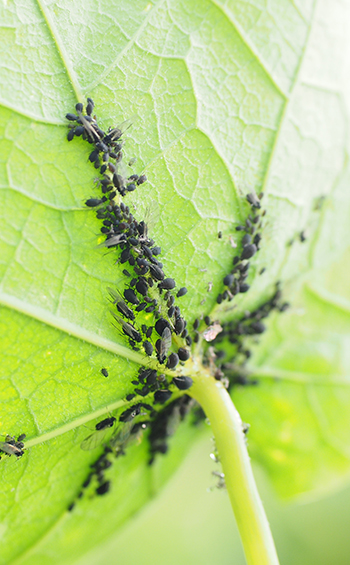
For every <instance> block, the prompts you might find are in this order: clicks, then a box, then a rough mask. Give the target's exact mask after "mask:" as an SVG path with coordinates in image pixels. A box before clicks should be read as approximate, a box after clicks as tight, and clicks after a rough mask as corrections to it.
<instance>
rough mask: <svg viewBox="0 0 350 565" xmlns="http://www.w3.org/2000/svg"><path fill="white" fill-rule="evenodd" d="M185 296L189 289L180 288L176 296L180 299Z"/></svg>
mask: <svg viewBox="0 0 350 565" xmlns="http://www.w3.org/2000/svg"><path fill="white" fill-rule="evenodd" d="M185 294H187V288H186V287H185V286H183V287H182V288H180V290H178V292H177V295H176V296H177V297H178V298H180V296H184V295H185Z"/></svg>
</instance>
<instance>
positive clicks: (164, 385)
mask: <svg viewBox="0 0 350 565" xmlns="http://www.w3.org/2000/svg"><path fill="white" fill-rule="evenodd" d="M93 108H94V103H93V101H92V100H91V98H88V100H87V105H86V115H83V105H82V104H80V103H79V104H77V105H76V112H77V114H67V115H66V118H67V119H68V120H69V121H71V122H75V125H72V126H71V129H70V131H69V133H68V140H69V141H70V140H72V139H73V137H74V136H82V138H83V139H85V140H86V141H88V142H89V143H90V144H91V145H93V146H94V149H93V151H92V152H91V153H90V155H89V160H90V162H92V163H93V164H94V166H95V168H96V169H97V168H99V169H100V173H101V175H102V178H100V179H98V181H97V183H98V185H99V186H100V187H101V191H102V194H103V196H102V197H101V198H90V199H88V200H87V201H86V202H85V204H86V205H87V206H88V207H91V208H97V211H96V217H97V218H98V219H100V220H102V224H103V226H102V228H101V233H102V234H104V235H105V236H106V239H105V241H104V242H103V244H102V246H104V247H107V248H108V249H115V250H116V251H117V254H118V261H119V262H120V263H121V264H127V268H125V269H124V270H123V274H124V275H125V277H126V281H127V284H126V287H125V288H124V290H123V292H122V293H121V292H119V291H118V290H116V289H113V288H109V289H108V291H109V294H110V299H111V303H112V304H113V306H114V308H113V309H112V310H111V315H112V316H113V323H114V324H115V325H116V326H117V327H118V328H119V329H120V330H121V332H122V333H123V335H125V336H126V338H127V339H128V342H129V344H130V346H131V347H132V348H133V349H134V350H136V351H140V349H141V348H142V349H143V351H144V353H145V354H146V355H147V356H148V357H150V358H153V359H154V360H157V361H158V363H159V364H160V365H164V366H165V367H166V368H167V369H170V370H172V369H175V368H176V367H177V366H178V364H179V363H184V362H185V361H187V360H188V359H189V357H190V350H189V349H187V347H188V346H190V345H191V343H192V340H191V337H190V336H189V335H188V330H187V329H186V325H187V324H186V321H185V320H184V318H183V317H182V316H181V311H180V308H179V306H177V305H175V296H174V294H172V292H171V291H173V290H174V289H175V287H176V283H175V281H174V279H172V278H169V277H166V276H165V274H164V271H163V264H162V263H161V262H160V261H159V260H158V258H157V257H158V255H160V253H161V248H160V247H158V246H156V245H155V242H154V241H153V239H151V238H150V237H149V235H148V226H147V223H146V222H145V221H140V222H138V221H137V220H136V219H135V218H134V216H133V215H132V213H131V212H130V209H129V207H128V206H126V205H125V204H124V203H123V202H120V203H119V204H117V202H116V198H118V199H120V197H123V196H124V195H125V194H126V193H127V192H132V191H133V190H135V189H136V187H137V186H139V185H141V184H143V183H144V182H145V181H146V180H147V179H146V176H145V175H141V176H138V175H136V174H133V175H131V176H130V177H129V178H128V179H126V178H125V176H123V175H122V174H121V171H122V160H123V152H122V147H123V144H124V142H123V141H122V140H121V137H122V135H123V132H124V131H125V129H126V127H127V126H128V125H129V122H124V124H122V125H121V126H118V127H116V128H113V129H111V128H110V129H109V130H108V132H107V133H105V132H104V131H102V130H101V129H100V128H99V126H98V124H97V121H96V117H92V115H91V114H92V111H93ZM112 161H114V162H112ZM186 293H187V289H186V288H185V287H182V288H180V289H179V290H178V291H177V297H178V298H179V297H181V296H184V295H185V294H186ZM150 313H152V317H153V318H152V319H153V323H152V325H151V324H150V323H149V317H147V316H145V315H147V314H150ZM174 336H175V339H173V337H174ZM174 344H176V347H175V349H176V350H175V351H171V348H172V347H174ZM102 374H104V375H105V373H102ZM172 383H173V384H174V385H175V386H176V387H177V388H178V389H180V390H185V389H186V388H189V387H190V386H191V384H192V380H191V379H190V378H188V377H180V376H178V377H175V378H174V379H173V380H172ZM133 384H134V385H135V391H134V394H130V395H128V397H127V400H131V399H132V398H134V397H135V395H139V396H147V395H148V394H150V393H153V394H154V401H155V402H156V403H159V404H163V403H164V402H166V401H167V400H169V398H170V396H171V391H170V390H169V389H168V386H169V383H168V381H167V380H166V379H165V377H164V375H163V374H157V371H150V374H148V372H147V371H141V372H140V373H139V375H138V379H137V380H134V381H133Z"/></svg>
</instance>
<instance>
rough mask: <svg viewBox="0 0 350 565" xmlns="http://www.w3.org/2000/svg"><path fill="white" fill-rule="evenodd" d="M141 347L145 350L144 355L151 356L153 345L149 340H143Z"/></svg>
mask: <svg viewBox="0 0 350 565" xmlns="http://www.w3.org/2000/svg"><path fill="white" fill-rule="evenodd" d="M143 348H144V350H145V352H146V355H148V356H149V357H151V355H152V353H153V345H152V344H151V342H150V341H144V342H143Z"/></svg>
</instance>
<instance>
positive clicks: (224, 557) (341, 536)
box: [77, 429, 350, 565]
mask: <svg viewBox="0 0 350 565" xmlns="http://www.w3.org/2000/svg"><path fill="white" fill-rule="evenodd" d="M211 450H212V443H211V434H210V430H209V429H208V430H205V433H204V434H203V436H202V438H201V440H200V441H199V442H198V443H197V444H196V445H195V446H194V447H193V449H192V450H191V452H190V453H189V455H188V456H187V458H186V459H185V461H184V463H183V465H182V466H181V468H180V470H179V472H178V473H177V474H176V475H175V476H174V477H173V478H172V479H171V480H170V481H169V483H168V484H167V486H166V487H165V489H164V490H163V491H162V493H161V495H160V496H159V497H158V498H157V499H155V500H153V502H151V503H150V504H149V505H148V506H147V507H146V508H145V510H144V511H142V512H140V513H139V514H138V515H137V516H136V517H135V518H134V519H133V520H131V521H130V523H129V524H128V525H127V526H126V527H125V528H124V529H122V530H121V531H119V533H118V535H116V536H115V537H114V538H113V539H112V540H110V541H109V542H108V543H106V544H105V545H103V546H100V547H99V548H98V549H97V550H94V551H92V552H90V553H89V554H88V555H85V556H84V557H83V558H82V559H81V560H79V562H77V565H90V564H94V565H107V564H109V565H113V564H114V563H124V564H126V565H128V564H130V563H137V564H138V565H150V564H163V563H166V564H167V565H177V564H179V563H181V564H182V565H197V564H198V565H213V564H217V563H220V564H221V565H229V564H230V565H231V564H234V565H245V560H244V556H243V551H242V548H241V545H240V540H239V535H238V531H237V528H236V525H235V520H234V517H233V514H232V510H231V506H230V503H229V499H228V495H227V492H226V491H225V490H219V489H217V488H216V487H215V485H216V483H217V478H215V477H214V476H212V471H219V470H220V469H219V466H218V465H217V464H215V463H214V462H213V461H212V460H211V459H210V453H211ZM254 473H255V476H256V479H257V483H258V488H259V492H260V495H261V498H262V500H263V502H264V506H265V509H266V512H267V516H268V519H269V521H270V524H271V528H272V533H273V535H274V539H275V542H276V545H277V551H278V555H279V559H280V563H281V565H348V564H349V563H350V535H349V525H350V485H349V486H347V487H344V489H343V490H341V491H337V492H335V493H333V494H331V495H330V496H328V497H325V498H322V499H318V500H313V501H309V502H305V501H302V502H301V501H300V502H297V501H294V502H292V503H291V502H289V503H284V502H282V501H280V500H278V499H277V497H276V495H275V494H274V492H273V490H272V488H271V486H270V485H269V482H268V479H267V478H266V476H265V475H264V474H263V472H262V470H261V469H259V468H257V467H256V466H255V467H254Z"/></svg>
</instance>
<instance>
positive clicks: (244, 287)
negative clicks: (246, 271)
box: [239, 283, 250, 292]
mask: <svg viewBox="0 0 350 565" xmlns="http://www.w3.org/2000/svg"><path fill="white" fill-rule="evenodd" d="M249 289H250V286H249V284H247V283H240V285H239V292H247V291H248V290H249Z"/></svg>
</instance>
